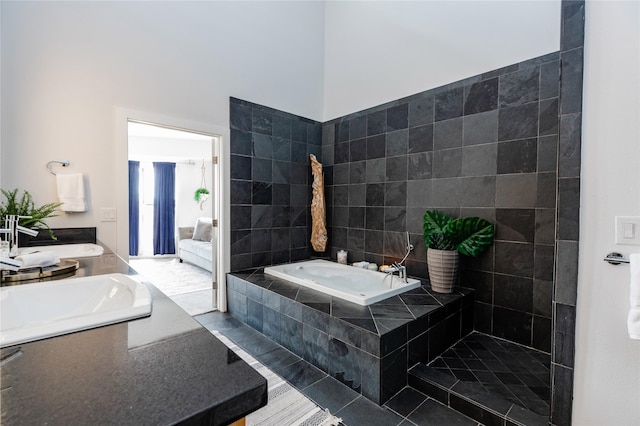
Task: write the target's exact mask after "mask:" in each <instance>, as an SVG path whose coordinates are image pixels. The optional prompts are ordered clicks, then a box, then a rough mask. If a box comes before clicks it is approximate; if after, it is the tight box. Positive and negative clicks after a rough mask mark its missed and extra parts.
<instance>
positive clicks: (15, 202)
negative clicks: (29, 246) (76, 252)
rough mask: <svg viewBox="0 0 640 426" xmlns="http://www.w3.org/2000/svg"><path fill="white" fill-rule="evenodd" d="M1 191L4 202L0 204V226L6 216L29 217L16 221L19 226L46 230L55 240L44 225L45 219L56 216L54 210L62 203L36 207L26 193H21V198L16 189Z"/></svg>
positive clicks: (53, 237)
mask: <svg viewBox="0 0 640 426" xmlns="http://www.w3.org/2000/svg"><path fill="white" fill-rule="evenodd" d="M0 191H2V195H3V196H4V200H3V201H2V203H1V204H0V226H3V225H4V219H5V217H6V216H7V215H18V216H31V218H22V219H20V220H19V221H18V223H19V224H20V226H24V227H25V228H31V229H46V230H47V231H48V232H49V235H50V236H51V238H52V239H54V240H55V239H56V236H55V235H54V233H53V231H52V230H51V228H50V227H49V225H47V224H46V222H45V219H48V218H50V217H56V216H58V215H57V214H54V213H55V210H56V209H57V208H58V207H60V206H61V205H62V203H47V204H44V205H42V206H40V207H36V206H35V203H34V202H33V198H32V197H31V194H29V192H28V191H23V192H22V195H21V196H18V189H17V188H16V189H13V190H11V191H7V190H5V189H2V190H0Z"/></svg>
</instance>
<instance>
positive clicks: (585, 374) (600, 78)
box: [573, 1, 640, 426]
mask: <svg viewBox="0 0 640 426" xmlns="http://www.w3.org/2000/svg"><path fill="white" fill-rule="evenodd" d="M585 22H586V37H585V74H584V103H583V126H582V128H583V142H582V190H581V193H582V210H581V218H580V260H579V284H578V306H577V330H576V332H577V337H576V364H575V379H574V402H573V424H575V425H605V424H606V425H617V426H623V425H629V426H630V425H638V424H640V341H638V340H630V339H629V338H628V335H627V328H626V318H627V312H628V309H629V266H628V265H620V266H612V265H609V264H607V263H605V262H603V261H602V258H603V257H604V256H605V255H606V254H607V253H608V252H610V251H619V252H622V253H624V254H625V255H628V254H629V253H631V252H640V246H624V245H616V244H615V243H614V216H640V125H639V122H638V117H640V81H639V79H638V76H639V75H640V31H639V27H640V3H638V2H625V1H623V2H620V1H608V2H600V1H588V2H587V5H586V21H585Z"/></svg>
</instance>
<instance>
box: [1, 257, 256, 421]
mask: <svg viewBox="0 0 640 426" xmlns="http://www.w3.org/2000/svg"><path fill="white" fill-rule="evenodd" d="M78 262H79V268H78V270H77V271H76V275H75V277H88V276H95V275H102V274H111V273H124V274H128V275H135V271H133V270H132V269H131V268H129V266H128V265H127V264H126V263H125V262H124V261H122V260H121V259H120V258H119V257H118V256H116V255H115V254H113V253H112V252H111V251H110V250H108V249H106V248H105V252H104V254H102V255H101V256H96V257H88V258H82V259H78ZM11 284H12V285H21V284H20V283H11ZM144 284H145V285H146V286H147V288H148V290H149V292H150V294H151V296H152V299H153V306H152V312H151V315H150V316H148V317H145V318H140V319H136V320H131V321H126V322H121V323H117V324H112V325H108V326H103V327H98V328H93V329H90V330H85V331H80V332H75V333H71V334H67V335H62V336H58V337H52V338H48V339H43V340H39V341H33V342H30V343H23V344H19V345H14V346H9V347H5V348H3V349H1V350H0V357H1V360H2V361H1V364H0V387H1V392H0V406H1V409H0V415H1V417H0V424H3V425H7V426H10V425H21V424H51V425H57V424H64V425H69V424H117V425H128V424H130V425H133V424H135V425H145V424H149V425H164V424H198V425H200V424H207V425H209V424H211V425H224V424H229V423H232V422H235V421H237V420H239V419H242V418H244V417H245V416H246V415H247V414H249V413H251V412H253V411H255V410H256V409H258V408H260V407H262V406H264V405H266V403H267V382H266V380H265V379H264V377H262V376H261V375H260V374H258V373H257V372H256V371H255V370H254V369H253V368H251V367H250V366H249V365H248V364H247V363H246V362H244V361H243V360H241V359H240V358H239V357H238V356H237V355H236V354H235V353H233V352H232V351H231V350H230V349H228V348H227V347H226V346H225V345H224V344H223V343H222V342H220V341H219V340H218V339H216V338H215V337H214V336H213V335H212V334H211V333H210V332H209V331H207V330H206V329H204V328H203V327H202V326H200V324H199V323H198V322H196V321H195V320H194V319H193V318H191V317H190V316H189V315H188V314H187V313H185V312H184V311H183V310H182V309H181V308H180V307H178V306H177V305H176V304H175V303H173V301H171V300H170V299H169V298H167V297H166V296H165V295H164V294H163V293H162V292H160V291H159V290H157V289H156V288H155V287H154V286H153V285H152V284H151V283H144Z"/></svg>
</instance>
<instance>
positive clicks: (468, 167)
mask: <svg viewBox="0 0 640 426" xmlns="http://www.w3.org/2000/svg"><path fill="white" fill-rule="evenodd" d="M559 69H560V62H559V53H557V52H556V53H551V54H548V55H545V56H542V57H539V58H535V59H531V60H528V61H525V62H522V63H519V64H515V65H511V66H508V67H505V68H502V69H499V70H496V71H492V72H488V73H485V74H482V75H477V76H474V77H471V78H468V79H465V80H462V81H459V82H455V83H452V84H449V85H447V86H443V87H439V88H436V89H433V90H428V91H426V92H422V93H419V94H416V95H413V96H410V97H408V98H404V99H400V100H397V101H394V102H390V103H387V104H384V105H381V106H378V107H375V108H371V109H367V110H364V111H360V112H357V113H354V114H350V115H348V116H345V117H341V118H338V119H335V120H332V121H330V122H327V123H324V124H323V145H322V154H323V160H324V163H323V164H324V165H325V176H326V182H327V184H328V188H327V194H328V195H327V203H328V212H329V213H328V214H329V215H330V223H329V225H330V239H329V242H330V246H331V253H332V258H335V253H336V252H337V251H338V250H341V249H345V250H348V251H349V261H350V262H353V261H360V260H366V261H370V262H376V263H378V264H381V263H390V262H392V261H394V260H398V259H399V258H401V257H402V256H403V255H404V246H405V231H409V233H410V235H411V241H412V242H413V244H414V246H415V247H416V249H415V250H414V251H413V252H412V253H411V255H410V256H409V259H408V260H407V269H408V272H409V275H412V276H417V277H422V278H427V277H428V271H427V265H426V254H425V251H426V250H425V246H424V244H423V242H422V241H423V237H422V233H423V230H422V225H423V220H422V217H423V215H424V212H425V210H431V209H438V210H441V211H444V212H447V213H449V214H452V215H453V216H480V217H483V218H486V219H488V220H489V221H491V222H494V223H496V236H495V243H494V244H493V245H492V246H491V247H490V248H489V250H488V252H486V253H484V254H483V255H481V256H480V257H479V258H476V259H469V258H464V259H462V262H461V269H462V271H461V272H462V273H461V282H462V283H463V284H465V285H467V286H473V287H474V288H475V290H476V301H475V309H474V311H475V321H474V327H475V329H476V330H478V331H481V332H484V333H487V334H491V335H495V336H497V337H500V338H504V339H507V340H511V341H515V342H517V343H520V344H524V345H527V346H531V347H534V348H537V349H540V350H543V351H545V352H550V351H551V318H552V309H551V307H552V304H551V297H552V288H553V270H554V243H555V218H556V182H557V172H556V169H557V151H558V96H559ZM563 195H564V194H563V192H562V187H561V190H560V196H561V197H562V196H563ZM576 206H577V198H576ZM567 208H569V206H567ZM467 283H468V284H467Z"/></svg>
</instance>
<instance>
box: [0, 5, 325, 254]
mask: <svg viewBox="0 0 640 426" xmlns="http://www.w3.org/2000/svg"><path fill="white" fill-rule="evenodd" d="M0 8H1V9H2V13H1V19H2V22H1V24H2V25H1V30H0V31H1V43H2V44H1V47H0V48H1V49H2V61H1V67H2V68H1V70H0V72H1V75H2V82H1V87H0V90H1V93H2V102H1V103H2V129H1V135H2V146H1V149H2V155H1V159H2V164H1V167H0V169H1V170H0V179H1V182H2V187H3V188H13V187H20V188H23V189H27V190H29V191H30V192H31V193H32V194H33V196H34V199H35V201H36V203H38V204H42V203H46V202H51V201H55V200H56V194H55V181H54V178H53V176H52V175H50V174H49V173H48V172H47V171H46V169H45V164H46V163H47V162H48V161H50V160H54V159H67V160H69V161H70V162H71V166H70V167H69V168H68V169H67V171H69V172H72V171H73V172H76V171H77V172H83V173H85V174H86V176H87V181H88V193H89V201H90V209H89V211H88V212H87V213H82V214H74V215H64V216H61V217H59V218H55V219H53V220H51V221H50V222H49V224H50V225H51V226H53V227H80V226H97V227H98V238H99V239H100V240H101V241H103V242H104V243H106V244H107V245H108V246H110V247H115V246H116V224H114V223H108V222H100V209H101V208H103V207H116V204H117V198H118V194H117V193H118V191H120V192H122V191H123V190H124V191H126V188H120V189H119V188H118V184H119V183H118V184H117V182H118V180H117V176H116V175H117V173H118V167H120V166H119V165H118V164H116V163H117V161H116V155H117V153H116V151H117V148H118V147H117V139H118V137H119V136H118V134H117V129H116V126H114V122H115V119H116V115H117V112H118V108H124V109H128V110H134V111H145V112H146V111H148V112H151V113H154V114H158V115H163V116H167V117H172V118H176V119H178V120H183V121H184V120H189V121H192V122H196V123H206V124H214V125H217V126H219V127H221V128H225V127H226V128H228V126H229V97H230V96H234V97H239V98H242V99H247V100H250V101H254V102H257V103H261V104H266V105H269V106H272V107H275V108H279V109H282V110H285V111H292V112H295V113H296V114H299V115H303V116H306V117H309V118H314V119H320V118H321V116H322V93H323V88H322V85H323V79H322V75H323V69H322V53H321V52H322V51H323V36H322V33H323V19H324V8H323V5H322V3H318V2H0ZM224 143H228V140H225V141H224ZM225 152H226V151H225ZM124 170H126V169H124ZM125 182H126V181H125ZM120 212H121V211H120Z"/></svg>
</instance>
